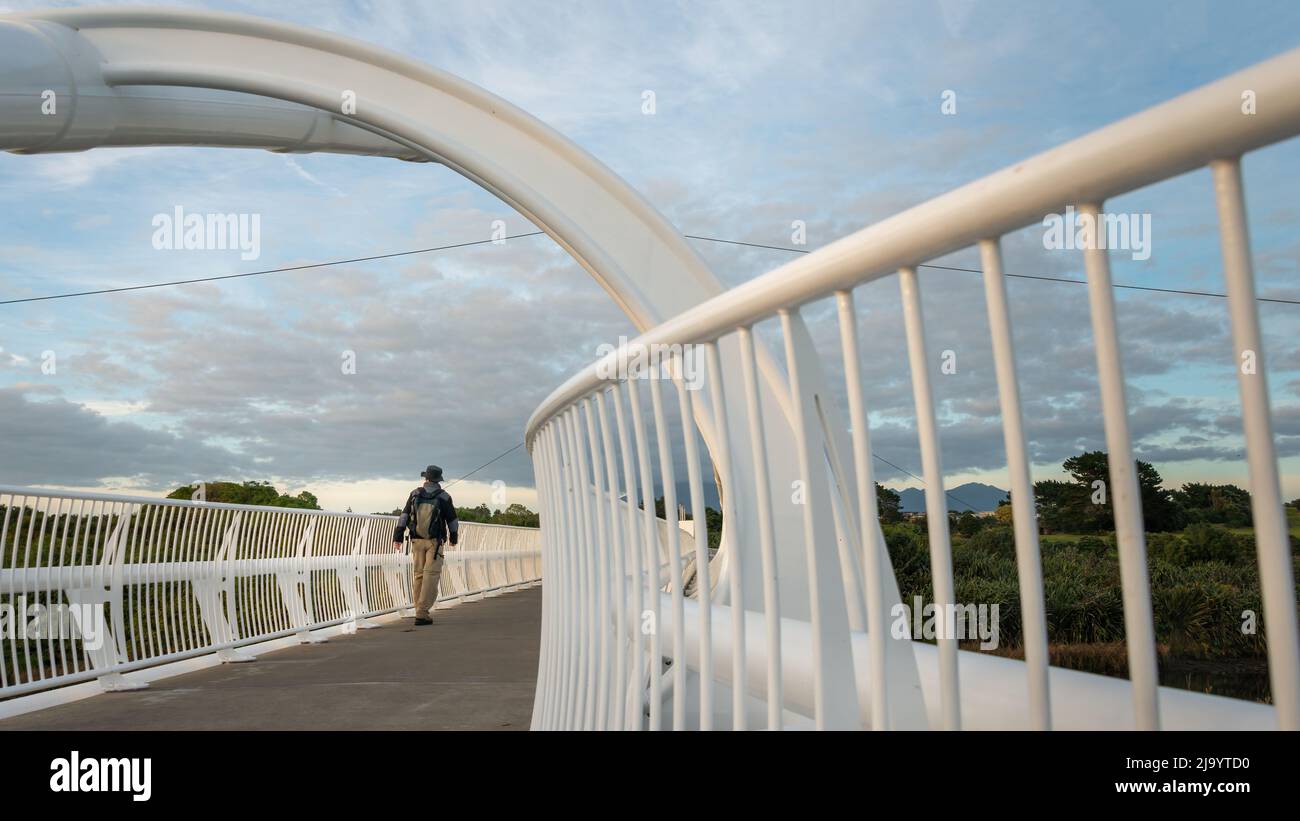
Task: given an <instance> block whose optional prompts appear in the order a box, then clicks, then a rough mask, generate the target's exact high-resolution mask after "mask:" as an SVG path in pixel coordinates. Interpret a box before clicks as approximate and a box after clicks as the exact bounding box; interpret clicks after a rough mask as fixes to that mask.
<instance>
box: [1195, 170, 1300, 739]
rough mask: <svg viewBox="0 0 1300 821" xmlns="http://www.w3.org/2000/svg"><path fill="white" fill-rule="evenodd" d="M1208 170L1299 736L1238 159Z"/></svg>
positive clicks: (1264, 562)
mask: <svg viewBox="0 0 1300 821" xmlns="http://www.w3.org/2000/svg"><path fill="white" fill-rule="evenodd" d="M1210 168H1211V171H1212V172H1213V175H1214V195H1215V200H1216V203H1217V205H1218V211H1219V241H1220V244H1221V245H1222V247H1223V273H1224V280H1225V281H1226V282H1227V286H1228V313H1229V315H1230V316H1231V318H1232V344H1233V349H1234V353H1235V356H1234V366H1235V367H1236V370H1237V388H1238V390H1239V391H1240V393H1241V419H1242V427H1243V428H1244V430H1245V434H1246V459H1247V462H1248V463H1249V466H1250V507H1251V515H1252V517H1253V519H1254V523H1255V549H1256V552H1257V553H1258V556H1259V581H1260V592H1261V594H1262V595H1263V599H1264V629H1265V631H1266V634H1265V635H1266V636H1267V639H1268V672H1269V678H1270V682H1271V684H1272V689H1273V703H1274V704H1275V705H1276V706H1277V719H1278V725H1279V726H1280V727H1281V729H1284V730H1300V629H1297V625H1296V596H1295V578H1294V574H1293V572H1292V557H1291V540H1290V534H1289V533H1288V530H1287V523H1286V511H1285V510H1284V509H1283V503H1282V491H1281V485H1280V483H1279V481H1278V475H1277V451H1276V449H1275V448H1274V445H1273V422H1272V416H1271V414H1270V411H1269V401H1268V375H1267V371H1266V370H1265V368H1264V343H1263V339H1262V337H1261V334H1260V329H1259V307H1258V303H1257V302H1256V300H1255V271H1254V265H1253V264H1252V262H1251V257H1250V231H1249V228H1248V224H1247V222H1246V200H1245V196H1244V195H1243V193H1242V184H1241V160H1240V159H1229V160H1218V161H1216V162H1214V163H1211V165H1210Z"/></svg>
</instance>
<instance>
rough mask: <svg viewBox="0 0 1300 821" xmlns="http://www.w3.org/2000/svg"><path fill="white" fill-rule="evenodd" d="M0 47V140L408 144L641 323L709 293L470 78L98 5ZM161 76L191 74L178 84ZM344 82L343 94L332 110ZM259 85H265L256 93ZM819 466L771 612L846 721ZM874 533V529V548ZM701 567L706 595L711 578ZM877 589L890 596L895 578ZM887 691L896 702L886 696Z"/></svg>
mask: <svg viewBox="0 0 1300 821" xmlns="http://www.w3.org/2000/svg"><path fill="white" fill-rule="evenodd" d="M0 55H3V56H0V68H4V69H5V72H4V77H5V79H4V81H3V84H4V87H3V88H0V91H3V92H5V93H0V148H4V149H7V150H10V151H17V152H20V153H39V152H47V151H68V150H83V149H86V148H92V147H96V146H101V145H118V146H141V145H160V144H167V145H177V144H187V145H205V146H237V147H262V148H269V149H271V150H277V151H335V152H343V153H359V154H373V155H380V156H392V157H399V158H402V159H424V160H429V161H434V162H439V163H442V164H444V165H447V166H448V167H450V168H452V169H454V170H455V171H457V172H458V173H460V174H461V175H463V176H465V177H466V178H468V179H470V180H472V181H473V182H475V183H477V184H479V185H480V186H482V187H483V188H485V189H487V190H488V191H491V192H492V193H493V194H495V195H496V196H497V197H499V198H500V199H502V200H503V201H505V202H506V203H508V204H510V205H511V206H512V207H514V208H515V209H517V210H518V211H519V212H520V213H522V214H524V215H525V216H526V217H528V218H529V219H530V220H532V221H533V222H534V223H535V224H537V225H538V226H539V227H540V228H541V229H542V230H544V231H545V232H546V233H547V234H548V235H549V236H550V237H551V238H552V239H554V240H555V241H556V242H557V243H558V244H559V245H560V246H561V247H563V248H564V249H565V250H566V251H567V252H568V253H569V254H570V255H571V256H573V258H574V259H575V260H577V262H578V263H579V264H580V265H582V266H583V268H585V269H586V270H587V271H588V273H590V274H591V276H592V277H593V278H594V279H595V280H596V281H597V282H599V283H600V284H601V286H602V287H604V288H605V290H606V291H607V292H608V293H609V294H610V295H611V296H612V297H613V299H614V300H615V302H616V303H617V304H618V305H619V306H620V307H621V308H622V309H623V311H624V312H625V313H626V314H627V315H628V316H629V317H630V318H631V319H632V321H633V323H634V324H635V325H636V326H637V328H638V329H640V330H642V331H644V330H647V329H648V328H650V327H652V326H654V325H656V324H658V323H660V322H663V321H664V320H667V319H669V318H670V317H673V316H676V315H678V314H680V313H682V312H684V311H686V310H687V309H689V308H692V307H694V306H696V305H698V304H699V303H701V302H703V301H705V300H706V299H708V298H709V297H712V296H714V295H716V294H718V293H721V291H722V287H721V285H720V283H719V282H718V281H717V279H716V278H715V277H714V276H713V274H712V273H711V272H710V270H709V269H708V267H707V266H706V265H705V263H704V262H703V260H702V259H701V258H700V257H699V256H698V255H697V254H696V253H695V252H694V250H692V249H691V248H690V246H688V245H687V243H686V241H685V239H684V238H683V237H682V236H681V234H680V233H679V232H677V230H676V229H674V228H673V226H672V225H671V224H669V222H668V221H667V220H666V219H665V218H664V217H663V216H662V215H661V214H659V213H658V212H657V211H656V210H655V209H654V208H653V207H652V206H651V205H650V204H649V203H647V202H646V201H645V200H644V199H643V198H642V197H641V196H640V195H639V194H638V193H637V192H636V191H635V190H634V189H633V188H631V187H630V186H629V185H628V184H627V183H626V182H624V181H623V180H621V179H620V178H619V177H618V176H617V175H615V174H614V173H613V172H612V171H610V170H609V169H608V168H607V167H605V166H604V165H603V164H601V163H600V162H599V161H597V160H596V159H595V158H593V157H592V156H590V155H589V154H588V153H586V152H585V151H583V150H582V149H581V148H579V147H578V146H577V145H575V144H574V143H572V142H571V141H569V140H567V139H566V138H564V137H563V136H561V135H560V134H559V133H558V132H556V131H554V130H553V129H551V128H549V127H548V126H546V125H544V124H543V123H541V122H540V121H538V120H536V119H535V118H533V117H531V116H530V115H528V114H526V113H525V112H523V111H522V110H520V109H518V108H516V107H515V106H513V105H511V104H510V103H507V102H505V101H504V100H501V99H500V98H497V97H495V96H494V95H492V94H490V93H488V92H486V91H484V90H483V89H481V88H478V87H477V86H474V85H473V84H471V83H468V82H466V81H464V80H462V79H460V78H458V77H455V76H453V75H451V74H448V73H446V72H443V71H439V70H438V69H435V68H432V67H429V66H427V65H424V64H422V63H419V62H416V61H414V60H411V59H408V58H406V57H402V56H401V55H398V54H395V53H393V52H390V51H387V50H384V49H381V48H377V47H374V46H370V45H366V44H363V43H360V42H357V41H355V40H351V39H348V38H345V37H340V36H337V35H332V34H328V33H325V32H322V31H318V30H314V29H308V28H304V27H300V26H296V25H290V24H287V23H280V22H273V21H268V20H263V19H260V18H255V17H250V16H245V15H237V14H228V13H215V12H196V11H180V10H171V9H168V10H161V9H149V8H103V9H67V10H50V11H38V12H29V13H24V14H18V15H12V16H9V17H7V18H2V19H0ZM51 88H53V89H54V90H55V91H56V93H57V94H58V95H59V97H60V98H61V99H65V100H68V101H70V104H67V105H62V106H60V107H59V110H58V112H57V113H56V114H55V115H54V116H41V115H39V114H38V113H37V111H38V109H37V106H36V105H35V104H34V103H36V102H39V98H40V95H41V93H42V92H43V90H45V89H51ZM168 89H170V91H171V93H170V95H169V94H168V93H165V92H166V91H167V90H168ZM178 89H187V90H191V91H190V92H186V93H187V94H189V96H185V95H184V94H179V92H178V91H177V90H178ZM141 90H148V92H149V93H148V94H145V93H143V92H142V91H141ZM212 90H216V91H215V92H213V91H212ZM345 92H350V93H351V95H352V97H351V99H354V100H355V109H349V110H348V113H344V109H343V103H344V93H345ZM268 98H269V99H270V100H274V101H281V102H280V103H279V104H278V106H277V105H267V104H266V103H265V102H264V101H265V100H266V99H268ZM239 100H242V101H245V102H246V101H248V100H260V101H263V102H262V103H261V105H262V106H263V109H262V111H261V113H260V114H259V115H257V116H249V117H246V118H240V117H232V118H231V119H229V120H224V119H220V118H219V117H218V116H216V115H215V114H214V111H216V110H218V109H220V107H221V106H226V107H227V108H226V109H224V111H225V112H226V113H227V114H229V113H230V112H231V111H232V108H231V106H233V105H234V103H235V102H236V101H239ZM317 112H324V113H327V114H328V116H324V115H322V114H317ZM790 322H791V329H790V335H789V336H790V338H789V341H788V345H789V346H790V350H791V351H792V352H794V353H795V354H796V355H797V356H799V357H800V359H801V360H804V361H803V362H802V363H801V364H800V369H801V372H802V377H803V380H804V383H805V384H803V386H802V387H801V388H800V393H801V394H802V395H803V396H802V397H801V401H805V402H811V401H814V397H815V395H816V394H817V393H822V392H824V386H823V384H822V381H821V379H820V365H819V363H818V360H817V358H816V356H815V355H814V354H813V346H812V340H811V336H810V335H809V334H808V331H807V329H806V328H805V327H804V325H803V322H802V320H801V318H800V317H799V315H798V313H797V311H796V312H793V313H792V316H791V317H790ZM760 347H761V346H760ZM720 352H721V355H722V358H723V361H724V362H726V363H727V366H726V367H724V368H723V371H725V372H730V373H733V374H734V373H736V372H738V367H731V365H732V364H733V363H735V364H737V366H738V363H739V362H740V359H739V351H738V349H737V348H736V347H735V345H734V341H724V342H723V343H722V344H721V345H720ZM759 365H760V371H761V379H760V382H761V383H762V385H761V391H762V409H763V410H762V412H763V417H764V422H765V430H764V437H765V440H766V442H767V448H766V450H767V458H768V461H769V467H770V472H769V476H770V484H771V487H772V489H773V490H774V491H775V494H774V495H775V496H777V497H785V496H788V495H789V492H790V483H791V481H792V480H794V479H795V478H796V477H801V476H803V472H804V471H803V468H801V466H800V459H799V454H798V451H797V447H796V444H795V436H794V427H795V424H796V421H795V416H794V410H793V407H792V405H793V402H792V394H791V391H790V385H789V384H788V382H787V381H786V379H785V376H784V374H783V373H782V372H781V369H780V368H779V367H777V366H776V365H775V364H774V363H773V361H772V359H771V357H770V356H767V355H766V354H765V353H762V352H760V357H759ZM562 390H563V388H562V389H561V391H562ZM724 395H725V397H726V400H727V401H726V405H727V410H728V414H727V418H728V420H729V431H728V442H729V445H730V446H729V448H728V450H729V451H730V454H731V462H732V464H733V468H732V471H731V473H732V475H731V476H725V475H724V476H722V477H720V483H721V484H722V485H723V487H724V488H725V487H727V486H728V485H730V486H731V487H733V488H734V487H738V485H736V484H734V482H735V481H736V480H737V478H741V479H743V481H744V482H751V481H752V476H753V475H754V474H753V466H752V464H751V456H750V448H749V430H748V424H747V421H746V414H745V411H744V405H745V400H744V394H743V389H742V387H741V386H740V385H739V384H738V380H735V379H729V382H728V383H726V384H725V386H724ZM695 409H696V410H695V412H696V418H697V423H698V426H699V427H700V429H701V433H702V434H703V436H704V438H705V440H706V444H709V445H710V446H713V445H716V444H717V437H716V431H715V429H714V426H713V424H712V423H711V420H710V416H711V411H710V409H709V405H708V404H707V403H705V402H703V401H698V402H697V403H696V404H695ZM835 427H838V428H839V429H838V430H828V431H825V432H824V436H825V440H826V441H825V446H826V447H827V448H829V449H832V450H833V449H837V448H838V449H839V450H840V452H841V453H844V452H847V451H846V445H845V444H844V437H845V428H844V426H843V425H837V426H835ZM713 449H714V448H713V447H711V450H713ZM715 452H716V450H715ZM823 467H824V465H822V466H819V465H814V466H813V467H812V475H811V476H808V477H805V478H806V479H807V480H808V481H810V482H811V483H812V485H811V486H812V487H814V488H818V490H817V492H816V493H812V492H810V493H809V498H808V501H807V503H806V504H807V505H810V506H812V507H813V509H814V510H815V514H814V516H815V518H816V520H817V521H818V522H820V524H819V525H818V531H817V533H816V534H815V535H814V537H813V538H811V540H808V539H806V536H807V534H806V533H805V530H804V524H805V523H804V515H803V514H804V510H803V509H802V507H801V506H798V505H789V506H786V507H785V508H783V509H781V510H774V511H773V520H774V522H773V524H774V529H775V536H776V541H777V544H778V546H779V549H778V556H777V559H778V563H779V565H780V571H779V573H778V577H779V584H780V597H781V602H782V611H783V613H785V614H787V615H789V616H792V617H797V618H804V619H810V620H811V623H812V626H813V633H814V635H815V637H816V638H815V641H816V642H817V646H818V647H819V648H820V650H819V653H820V655H821V657H822V659H823V660H824V666H825V670H824V674H823V676H822V681H823V682H824V685H825V691H824V693H822V696H821V697H820V698H819V704H821V705H823V707H819V715H818V723H819V724H820V725H822V726H829V727H848V726H856V724H857V722H858V716H859V705H858V703H857V694H856V689H855V685H854V679H853V671H852V666H851V658H852V650H851V647H850V640H849V627H850V616H849V613H848V605H847V604H846V600H845V594H844V590H843V589H842V587H841V585H840V581H839V578H840V577H839V573H838V568H839V566H840V565H841V563H842V562H856V561H859V560H860V559H859V557H857V556H853V555H851V554H850V553H849V552H848V551H847V550H846V549H844V548H843V547H842V545H843V544H844V543H846V540H851V539H853V538H854V537H853V536H852V535H846V534H845V532H844V531H843V530H841V529H840V527H839V523H838V522H837V521H836V515H835V511H834V510H833V503H832V501H831V499H830V495H831V488H829V487H828V486H827V485H826V477H825V475H819V474H824V470H822V468H823ZM731 495H732V496H733V500H732V504H734V505H735V508H734V510H735V512H736V514H737V515H735V516H734V517H729V518H728V522H727V529H728V531H729V532H728V535H727V537H726V542H727V545H728V550H734V551H735V552H734V558H735V559H738V560H739V561H740V565H741V574H740V575H741V576H742V577H743V579H744V585H743V586H744V593H743V596H744V603H746V604H750V605H751V609H758V606H757V604H758V602H760V601H761V595H762V593H761V590H762V575H761V566H760V560H759V555H758V546H757V545H758V535H757V531H756V526H755V524H754V522H755V521H756V515H754V512H753V511H752V510H748V509H746V507H745V505H746V504H750V502H749V501H748V497H747V496H746V494H743V493H733V494H731ZM764 495H766V494H764ZM751 496H752V494H751ZM832 522H835V524H834V525H831V524H828V523H832ZM883 550H884V548H883V539H882V540H881V546H880V551H881V553H882V555H883ZM724 554H725V551H724ZM732 561H733V556H728V555H724V556H723V565H722V570H721V572H720V574H719V576H720V577H726V575H727V574H728V573H730V572H731V568H732V567H733V565H732V564H731V562H732ZM884 566H885V567H888V561H887V559H886V560H885V561H884ZM890 576H891V579H890V580H891V582H892V573H891V574H890ZM715 584H717V586H718V587H719V588H720V590H719V592H720V598H721V599H723V600H725V599H726V598H727V594H726V592H725V587H724V585H722V584H721V583H720V582H715ZM810 591H816V592H815V593H814V592H810ZM893 599H894V601H897V590H896V588H895V590H894V592H893ZM907 667H910V672H908V673H906V674H904V679H900V680H899V681H898V682H897V684H896V685H895V684H891V689H892V691H893V692H896V693H899V694H900V697H899V699H898V701H897V702H895V705H894V706H895V707H896V708H897V709H898V710H899V711H900V712H899V713H898V714H897V715H898V717H897V719H896V720H897V722H899V723H898V724H896V726H907V725H908V724H910V723H912V722H913V720H914V719H915V716H919V715H921V714H922V710H921V706H920V702H919V700H918V699H917V698H916V697H915V696H914V693H915V692H916V691H917V685H916V681H917V679H916V674H915V668H914V666H912V665H911V658H910V655H909V656H908V657H907V658H906V659H899V660H898V662H897V663H895V664H893V665H892V669H893V670H894V671H896V672H897V671H901V670H903V669H904V668H907ZM904 701H910V702H911V703H910V704H909V705H907V706H906V707H904V706H902V702H904ZM823 708H824V709H823ZM906 715H910V716H912V717H913V718H912V719H909V718H907V717H906ZM919 720H921V721H923V719H919Z"/></svg>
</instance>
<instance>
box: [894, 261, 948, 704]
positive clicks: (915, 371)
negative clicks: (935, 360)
mask: <svg viewBox="0 0 1300 821" xmlns="http://www.w3.org/2000/svg"><path fill="white" fill-rule="evenodd" d="M898 283H899V287H900V289H901V291H902V296H903V324H904V326H905V327H906V330H907V358H908V363H909V364H910V366H911V372H912V396H913V400H914V403H915V405H916V433H917V436H918V438H919V439H920V443H921V466H922V470H921V474H922V476H924V477H925V523H926V529H927V531H928V533H929V536H930V573H931V575H932V577H933V579H934V607H935V612H936V620H935V624H936V625H938V626H939V627H940V630H941V631H942V632H941V633H940V635H939V636H938V645H939V692H940V696H939V698H940V705H941V708H942V716H943V718H942V720H943V729H945V730H960V729H961V688H960V682H959V679H958V673H957V639H956V636H955V635H954V633H955V631H956V630H955V628H956V624H955V613H954V605H955V603H956V593H955V591H954V588H953V581H952V543H951V541H950V540H949V535H948V501H947V498H946V497H945V495H944V488H943V461H942V457H941V455H940V449H939V425H938V422H937V421H936V420H935V415H934V397H933V395H932V394H931V390H930V361H929V357H928V354H927V352H926V346H925V320H924V317H923V315H922V312H921V287H920V283H919V282H918V281H917V277H916V269H915V268H903V269H902V270H900V271H899V272H898Z"/></svg>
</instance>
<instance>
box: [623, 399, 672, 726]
mask: <svg viewBox="0 0 1300 821" xmlns="http://www.w3.org/2000/svg"><path fill="white" fill-rule="evenodd" d="M638 378H640V374H633V375H632V378H631V379H629V380H628V381H627V399H628V405H630V406H631V409H632V432H633V434H634V435H635V438H636V461H637V464H638V465H639V466H640V469H641V505H642V510H641V518H642V521H643V522H644V523H645V545H644V547H645V562H646V578H645V581H644V584H645V585H646V590H645V594H646V597H647V600H646V601H645V608H646V609H645V610H644V611H643V612H642V613H640V614H639V615H638V618H639V619H640V620H641V621H642V622H644V621H645V617H646V616H647V615H649V616H650V625H651V628H652V629H651V631H650V658H649V663H650V716H649V729H651V730H658V729H659V728H660V722H661V720H662V719H661V718H660V715H659V714H660V712H661V708H662V706H663V666H664V664H663V653H662V652H661V650H660V647H659V589H660V584H659V568H660V562H659V534H658V532H657V530H658V528H657V523H656V521H655V500H654V490H653V488H654V484H653V483H652V482H651V479H650V456H649V447H648V446H647V445H646V437H645V424H644V420H643V419H642V412H641V400H640V397H638V396H637V390H636V380H637V379H638ZM639 629H641V628H640V626H639V625H638V630H639Z"/></svg>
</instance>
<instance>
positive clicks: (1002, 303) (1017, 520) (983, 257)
mask: <svg viewBox="0 0 1300 821" xmlns="http://www.w3.org/2000/svg"><path fill="white" fill-rule="evenodd" d="M980 262H981V267H982V268H983V269H984V299H985V302H986V303H987V304H988V312H989V333H990V335H991V336H992V339H993V364H994V367H995V369H996V370H997V376H998V404H999V406H1000V407H1001V409H1002V438H1003V441H1004V442H1005V443H1006V448H1007V475H1008V477H1009V478H1010V480H1011V517H1012V523H1013V525H1014V527H1015V534H1016V571H1017V576H1018V578H1019V581H1020V612H1021V624H1022V625H1023V633H1024V636H1023V638H1022V641H1023V643H1024V647H1025V673H1026V674H1027V675H1028V676H1029V715H1030V725H1031V726H1032V727H1033V728H1034V729H1035V730H1050V729H1051V728H1052V707H1051V702H1050V700H1049V694H1048V691H1047V683H1048V677H1047V661H1048V658H1047V606H1046V604H1045V603H1044V601H1043V562H1042V557H1041V556H1040V555H1039V547H1038V512H1037V509H1036V507H1035V504H1034V482H1033V478H1032V477H1031V475H1030V472H1029V452H1028V449H1027V448H1026V446H1025V430H1024V423H1023V421H1022V418H1021V413H1020V386H1019V384H1018V382H1017V380H1016V353H1015V340H1014V337H1013V335H1012V333H1011V311H1010V309H1009V308H1008V307H1007V285H1006V278H1005V277H1003V275H1002V247H1001V243H1000V242H999V241H998V240H996V239H986V240H982V241H981V242H980Z"/></svg>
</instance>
